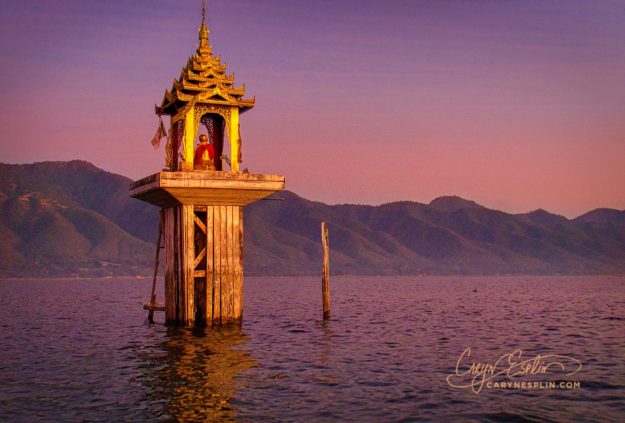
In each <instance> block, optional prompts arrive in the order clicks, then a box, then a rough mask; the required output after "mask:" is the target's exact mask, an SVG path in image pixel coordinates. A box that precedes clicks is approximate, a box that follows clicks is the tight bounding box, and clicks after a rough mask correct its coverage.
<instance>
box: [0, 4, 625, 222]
mask: <svg viewBox="0 0 625 423" xmlns="http://www.w3.org/2000/svg"><path fill="white" fill-rule="evenodd" d="M200 9H201V1H200V0H132V1H130V0H127V1H121V0H120V1H92V0H74V1H69V0H64V1H61V0H29V1H24V0H19V1H17V0H4V1H3V5H2V8H0V19H1V25H0V27H1V29H0V46H1V47H0V48H1V53H2V54H1V57H0V69H1V72H2V74H1V76H2V93H3V100H4V101H3V102H2V106H1V107H2V110H1V113H0V127H1V128H2V136H1V138H0V142H1V143H2V144H1V148H2V150H1V151H2V155H1V156H0V161H2V162H11V163H23V162H33V161H41V160H69V159H76V158H79V159H84V160H89V161H91V162H93V163H94V164H96V165H97V166H99V167H102V168H104V169H106V170H110V171H113V172H116V173H121V174H124V175H127V176H130V177H132V178H138V177H143V176H146V175H148V174H150V173H153V172H155V171H157V170H158V169H160V167H162V162H163V155H164V152H163V150H162V148H161V149H160V150H157V151H154V150H153V149H152V147H151V146H150V145H149V140H150V138H151V137H152V135H153V134H154V131H155V130H156V126H157V122H158V121H157V118H156V116H155V115H154V113H153V109H154V104H155V103H160V101H161V99H162V95H163V92H164V90H165V89H166V88H169V87H170V86H171V82H172V80H173V79H174V78H176V77H178V75H179V72H180V69H181V68H182V66H183V65H184V64H185V63H186V59H187V57H188V56H190V55H191V54H192V53H193V51H194V49H195V48H196V47H197V28H198V26H199V23H200ZM207 9H208V24H209V29H210V31H211V37H210V38H211V43H212V44H213V47H214V51H215V52H216V53H217V54H221V55H222V59H223V60H224V61H225V62H226V63H227V64H228V70H229V71H230V72H234V73H235V77H236V82H237V84H240V83H245V86H246V88H247V93H248V94H249V95H255V96H256V104H257V105H256V107H255V108H254V109H253V110H252V111H250V112H248V113H246V114H245V115H243V117H242V122H241V130H242V134H243V139H244V142H245V145H244V163H243V167H249V169H250V171H252V172H264V173H280V174H284V175H286V176H287V187H288V189H291V190H293V191H295V192H297V193H299V194H301V195H303V196H305V197H308V198H312V199H316V200H321V201H325V202H330V203H344V202H356V203H368V204H378V203H382V202H387V201H393V200H415V201H420V202H429V201H430V200H431V199H433V198H434V197H437V196H439V195H446V194H457V195H460V196H462V197H466V198H470V199H473V200H475V201H477V202H479V203H481V204H484V205H486V206H489V207H493V208H499V209H502V210H505V211H509V212H524V211H529V210H533V209H536V208H538V207H542V208H545V209H547V210H550V211H552V212H556V213H560V214H564V215H566V216H569V217H572V216H575V215H577V214H580V213H582V212H584V211H587V210H590V209H593V208H596V207H614V208H618V209H624V208H625V164H624V163H625V4H624V3H623V2H621V1H575V0H566V1H561V2H557V1H529V0H522V1H492V0H489V1H421V2H419V1H410V0H406V1H389V0H386V1H382V0H379V1H363V0H332V1H325V0H315V1H309V0H307V1H299V0H281V1H277V0H276V1H266V0H263V1H258V0H237V1H234V0H232V1H229V0H224V1H220V2H214V1H208V5H207Z"/></svg>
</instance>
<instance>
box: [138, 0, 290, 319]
mask: <svg viewBox="0 0 625 423" xmlns="http://www.w3.org/2000/svg"><path fill="white" fill-rule="evenodd" d="M208 34H209V32H208V28H207V27H206V19H205V9H204V8H202V24H201V27H200V30H199V47H198V48H197V50H196V52H195V54H194V55H193V56H192V57H191V58H189V60H188V61H187V64H186V65H185V67H184V68H183V69H182V72H181V74H180V77H179V78H178V79H176V80H174V82H173V86H172V88H171V89H170V90H166V91H165V96H164V97H163V101H162V102H161V105H160V106H156V110H155V111H156V114H157V115H158V116H159V117H161V116H170V130H169V133H168V136H167V144H166V148H165V156H166V157H165V163H166V167H165V169H164V170H163V171H161V172H158V173H155V174H153V175H150V176H147V177H146V178H143V179H140V180H138V181H135V182H134V183H132V184H131V186H130V195H131V196H132V197H134V198H137V199H140V200H143V201H146V202H149V203H151V204H154V205H156V206H158V207H160V208H161V221H160V226H159V228H160V229H159V236H158V244H157V249H156V258H155V271H154V283H156V274H157V269H158V262H159V251H160V246H161V243H163V244H164V250H165V260H164V263H165V304H163V305H160V304H157V303H156V297H155V294H154V292H155V291H154V287H153V289H152V296H151V299H150V303H149V304H146V305H145V306H144V308H146V309H147V310H149V311H150V315H149V316H150V319H151V318H152V313H153V312H154V311H164V312H165V320H166V323H168V324H173V325H181V326H220V325H223V324H238V323H240V322H241V319H242V315H243V206H245V205H247V204H249V203H252V202H254V201H258V200H262V199H263V198H265V197H267V196H269V195H271V194H272V193H274V192H277V191H280V190H283V189H284V186H285V178H284V176H279V175H268V174H253V173H250V172H248V171H244V172H240V170H239V165H240V163H241V162H242V147H241V145H242V143H241V135H240V124H239V117H240V116H241V114H242V113H244V112H246V111H248V110H250V109H251V108H252V107H254V103H255V99H254V98H251V99H245V98H243V96H244V93H245V88H244V87H243V86H241V87H235V85H234V76H233V75H228V74H227V73H226V66H225V65H224V64H222V63H221V58H220V57H219V56H216V57H215V56H213V52H212V47H211V45H210V43H209V39H208ZM202 129H205V131H206V133H205V134H202V135H200V136H198V135H199V134H200V132H201V130H202ZM159 133H160V131H159ZM228 146H229V150H228ZM228 153H229V154H228Z"/></svg>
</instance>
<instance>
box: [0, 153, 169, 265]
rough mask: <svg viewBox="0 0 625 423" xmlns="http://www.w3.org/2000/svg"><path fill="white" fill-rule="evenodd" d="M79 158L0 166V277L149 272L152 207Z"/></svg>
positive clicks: (123, 184) (125, 184)
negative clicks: (139, 200) (132, 197)
mask: <svg viewBox="0 0 625 423" xmlns="http://www.w3.org/2000/svg"><path fill="white" fill-rule="evenodd" d="M128 182H129V179H128V178H124V177H123V176H119V175H114V174H112V173H109V172H105V171H103V170H101V169H98V168H96V167H95V166H93V165H92V164H90V163H87V162H82V161H71V162H43V163H35V164H32V165H7V164H0V216H1V221H0V237H1V239H3V240H4V241H3V242H1V243H0V276H34V277H48V276H76V275H92V276H107V275H129V274H147V273H149V266H150V263H151V262H153V260H154V259H153V254H154V247H152V245H151V244H150V243H149V242H147V240H148V239H149V238H152V241H151V242H152V243H153V242H154V238H156V229H155V226H154V225H155V224H154V222H155V221H157V220H156V219H157V218H158V211H157V210H155V209H154V208H152V207H150V206H149V205H147V204H145V205H144V204H141V203H140V202H137V201H130V200H131V199H129V198H128Z"/></svg>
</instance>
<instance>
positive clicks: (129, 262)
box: [0, 161, 625, 277]
mask: <svg viewBox="0 0 625 423" xmlns="http://www.w3.org/2000/svg"><path fill="white" fill-rule="evenodd" d="M130 182H131V181H130V179H128V178H125V177H123V176H119V175H115V174H112V173H109V172H106V171H103V170H101V169H98V168H96V167H95V166H93V165H91V164H90V163H87V162H83V161H71V162H43V163H35V164H30V165H7V164H0V217H1V220H0V239H2V240H3V241H2V242H1V243H0V276H3V277H6V276H35V277H46V276H72V275H84V276H106V275H122V274H124V275H128V274H146V275H147V274H149V273H150V270H151V269H150V266H151V264H152V260H153V254H154V246H153V243H154V238H155V235H156V230H157V227H156V225H157V221H158V210H157V208H156V207H154V206H151V205H149V204H146V203H143V202H141V201H138V200H135V199H132V198H130V197H129V196H128V184H129V183H130ZM274 199H279V200H280V201H260V202H257V203H255V204H252V205H250V206H248V207H246V208H245V211H244V214H245V230H246V232H245V251H244V256H245V266H246V267H245V272H246V274H248V275H252V274H256V275H259V274H265V275H280V274H282V275H295V274H318V273H319V270H320V261H321V248H320V229H319V225H320V222H321V220H326V221H327V222H328V225H329V229H330V247H331V271H332V273H334V274H505V273H513V274H554V273H562V274H596V273H621V274H622V273H625V218H624V216H625V211H618V210H612V209H597V210H593V211H591V212H588V213H586V214H584V215H582V216H580V217H578V218H576V219H573V220H569V219H567V218H565V217H563V216H558V215H555V214H551V213H549V212H547V211H544V210H536V211H534V212H530V213H525V214H516V215H514V214H508V213H504V212H501V211H496V210H491V209H488V208H486V207H484V206H481V205H479V204H477V203H475V202H473V201H469V200H465V199H462V198H460V197H455V196H452V197H440V198H437V199H435V200H433V201H432V202H431V203H430V204H420V203H416V202H409V201H401V202H395V203H388V204H383V205H380V206H366V205H327V204H323V203H320V202H314V201H309V200H306V199H304V198H302V197H299V196H297V195H296V194H294V193H292V192H289V191H285V192H282V193H278V194H276V195H275V196H274Z"/></svg>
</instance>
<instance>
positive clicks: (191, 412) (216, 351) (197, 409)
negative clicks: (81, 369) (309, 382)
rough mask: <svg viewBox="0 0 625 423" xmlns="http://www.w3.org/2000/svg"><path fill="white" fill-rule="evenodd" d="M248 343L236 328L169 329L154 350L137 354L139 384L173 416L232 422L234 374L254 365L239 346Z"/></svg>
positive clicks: (236, 381) (238, 382)
mask: <svg viewBox="0 0 625 423" xmlns="http://www.w3.org/2000/svg"><path fill="white" fill-rule="evenodd" d="M246 342H247V339H246V336H245V335H244V334H243V332H242V331H241V330H240V329H239V328H226V329H222V330H221V331H210V330H194V331H191V330H185V329H176V328H167V335H166V338H165V339H164V340H163V341H161V342H160V343H159V344H158V345H157V348H156V349H155V351H151V352H149V353H147V352H146V353H141V354H140V355H141V356H140V359H141V360H142V361H145V362H146V365H145V366H143V369H144V370H145V371H144V372H143V383H145V384H146V386H147V387H149V388H150V389H149V392H150V394H151V395H152V396H153V397H154V399H160V400H162V401H163V402H164V410H163V412H164V414H165V415H169V416H171V417H174V418H176V419H177V420H181V421H198V420H209V421H211V420H222V421H223V420H234V419H235V417H236V411H237V410H236V408H235V407H233V406H232V405H231V403H230V400H231V398H232V397H233V395H234V394H235V392H236V389H237V387H238V385H240V383H241V382H240V381H238V380H237V379H236V378H237V376H238V375H239V374H241V373H242V372H243V371H245V370H248V369H251V368H252V367H254V366H256V363H255V361H254V359H253V358H252V356H250V354H248V353H247V352H245V351H243V350H242V349H241V347H242V346H243V345H244V344H245V343H246Z"/></svg>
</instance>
